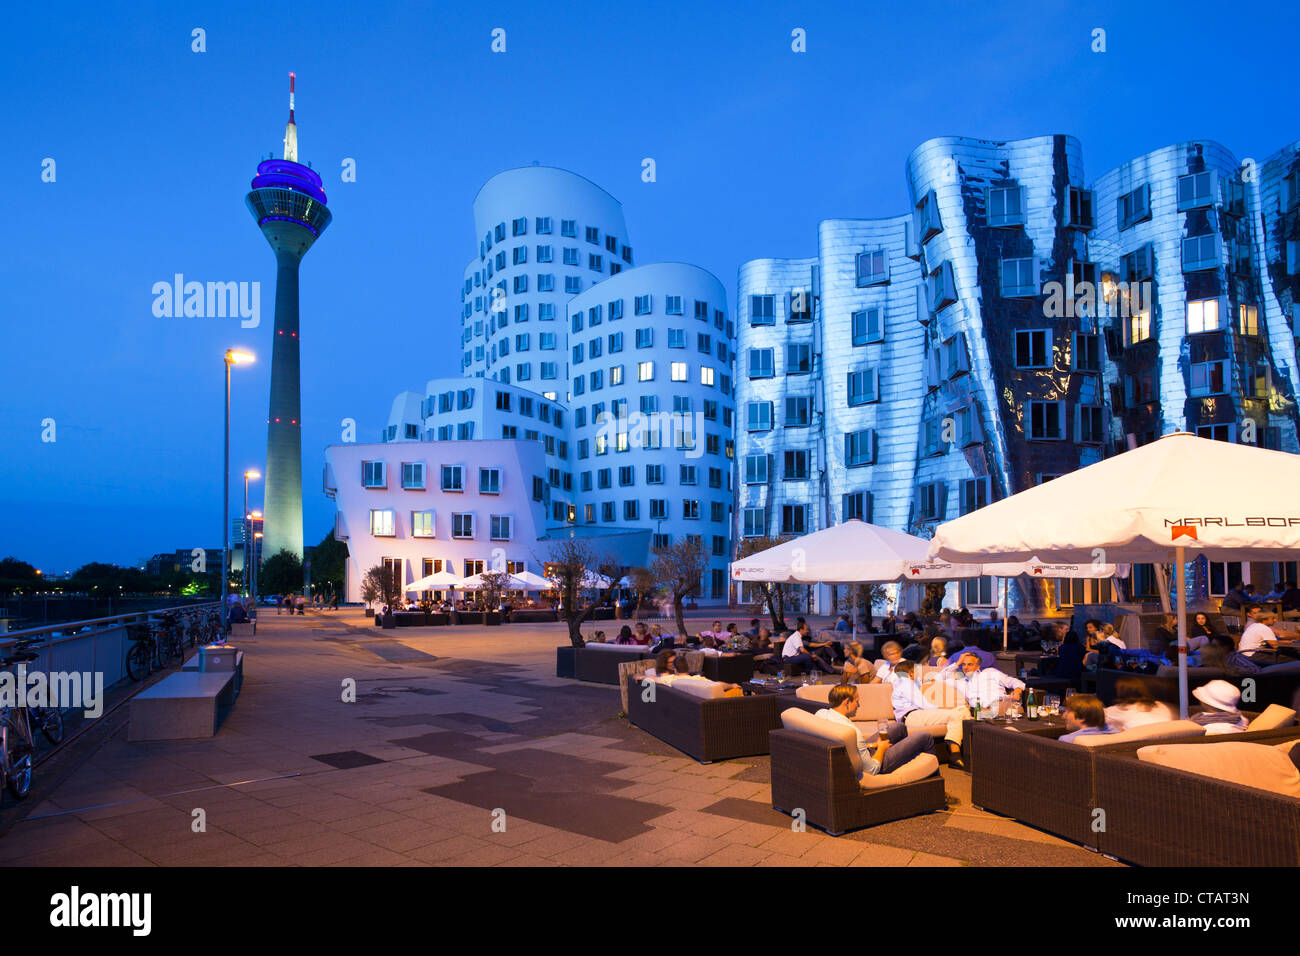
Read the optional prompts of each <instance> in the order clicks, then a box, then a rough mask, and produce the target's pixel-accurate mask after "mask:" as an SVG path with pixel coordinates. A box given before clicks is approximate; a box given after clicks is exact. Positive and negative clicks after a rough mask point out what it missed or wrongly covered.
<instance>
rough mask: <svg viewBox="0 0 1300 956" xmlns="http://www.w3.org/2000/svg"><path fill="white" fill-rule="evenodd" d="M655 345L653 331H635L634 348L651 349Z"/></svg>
mask: <svg viewBox="0 0 1300 956" xmlns="http://www.w3.org/2000/svg"><path fill="white" fill-rule="evenodd" d="M654 344H655V330H654V329H637V330H636V347H637V348H639V349H648V348H653V347H654Z"/></svg>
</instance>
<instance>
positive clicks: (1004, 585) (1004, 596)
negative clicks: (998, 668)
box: [1002, 578, 1010, 651]
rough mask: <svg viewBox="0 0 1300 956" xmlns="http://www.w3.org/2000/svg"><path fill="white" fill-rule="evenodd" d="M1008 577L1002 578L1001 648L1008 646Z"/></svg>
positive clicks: (1004, 648)
mask: <svg viewBox="0 0 1300 956" xmlns="http://www.w3.org/2000/svg"><path fill="white" fill-rule="evenodd" d="M1009 581H1010V578H1003V579H1002V649H1003V650H1004V651H1005V650H1007V648H1008V646H1009V645H1008V644H1007V583H1008V582H1009Z"/></svg>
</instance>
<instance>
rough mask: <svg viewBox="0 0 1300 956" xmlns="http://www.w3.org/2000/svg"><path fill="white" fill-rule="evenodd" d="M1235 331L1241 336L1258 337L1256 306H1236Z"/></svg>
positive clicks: (1257, 312) (1257, 311) (1257, 309)
mask: <svg viewBox="0 0 1300 956" xmlns="http://www.w3.org/2000/svg"><path fill="white" fill-rule="evenodd" d="M1237 331H1238V332H1240V333H1241V334H1242V335H1259V308H1258V307H1257V306H1253V305H1240V306H1237Z"/></svg>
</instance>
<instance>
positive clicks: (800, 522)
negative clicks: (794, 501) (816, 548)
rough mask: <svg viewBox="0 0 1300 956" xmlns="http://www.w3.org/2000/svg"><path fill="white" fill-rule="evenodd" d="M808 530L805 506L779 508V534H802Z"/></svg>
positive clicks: (806, 507)
mask: <svg viewBox="0 0 1300 956" xmlns="http://www.w3.org/2000/svg"><path fill="white" fill-rule="evenodd" d="M807 529H808V506H807V505H782V506H781V533H782V534H804V533H805V532H806V531H807Z"/></svg>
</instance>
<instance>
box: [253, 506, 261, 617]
mask: <svg viewBox="0 0 1300 956" xmlns="http://www.w3.org/2000/svg"><path fill="white" fill-rule="evenodd" d="M253 514H254V515H256V516H257V520H258V521H260V520H262V512H260V511H254V512H253ZM253 527H254V528H256V527H257V525H256V524H254V525H253ZM260 537H262V532H260V531H254V532H253V617H257V563H258V558H259V557H260V556H261V554H262V542H261V541H259V540H258V539H259V538H260Z"/></svg>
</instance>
